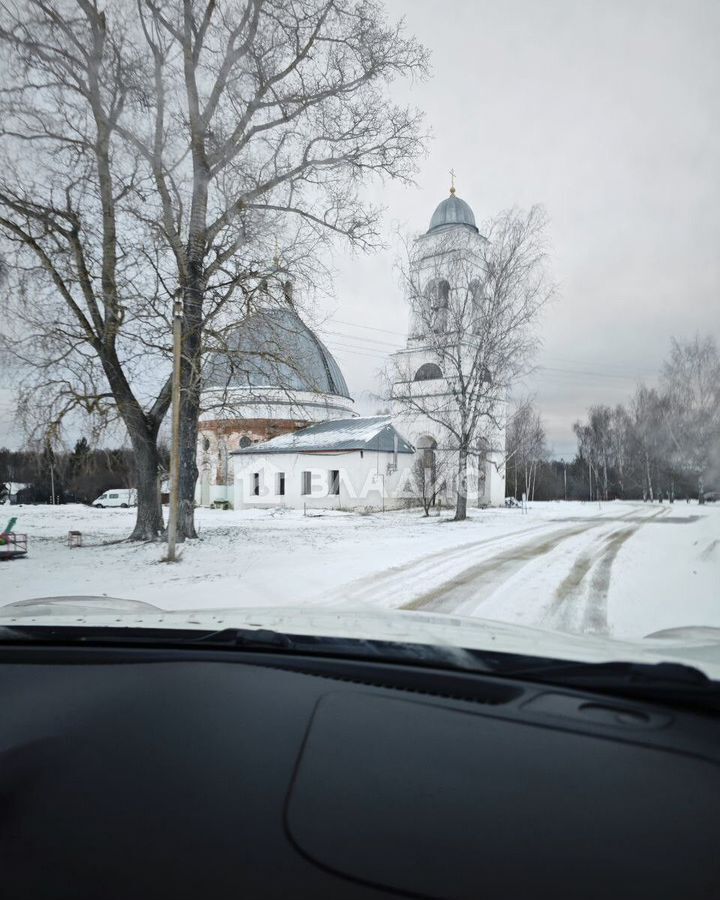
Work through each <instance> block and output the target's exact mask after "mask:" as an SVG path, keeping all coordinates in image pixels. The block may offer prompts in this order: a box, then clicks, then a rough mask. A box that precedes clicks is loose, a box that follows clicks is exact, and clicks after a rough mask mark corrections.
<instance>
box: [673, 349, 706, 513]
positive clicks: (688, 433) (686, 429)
mask: <svg viewBox="0 0 720 900" xmlns="http://www.w3.org/2000/svg"><path fill="white" fill-rule="evenodd" d="M662 385H663V388H664V389H665V392H666V394H667V399H668V406H667V413H668V415H667V428H668V434H669V436H670V440H671V444H672V451H671V452H672V457H673V459H674V460H675V462H676V464H677V466H678V468H679V469H681V470H683V471H687V472H692V473H693V474H694V476H695V477H696V478H697V490H698V499H699V500H700V502H702V501H703V492H704V485H705V479H706V478H707V477H708V476H709V475H710V474H711V473H712V475H714V476H715V477H717V476H718V475H720V354H719V353H718V348H717V344H716V343H715V341H714V340H713V339H712V338H711V337H706V338H704V339H701V338H700V337H698V336H696V337H695V338H693V339H692V340H690V341H687V342H685V343H681V342H679V341H677V340H675V339H673V341H672V349H671V352H670V359H669V360H668V361H667V362H666V363H665V365H664V367H663V372H662Z"/></svg>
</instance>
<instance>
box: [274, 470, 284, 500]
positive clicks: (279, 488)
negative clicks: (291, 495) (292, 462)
mask: <svg viewBox="0 0 720 900" xmlns="http://www.w3.org/2000/svg"><path fill="white" fill-rule="evenodd" d="M275 493H276V494H279V495H280V496H281V497H283V496H284V495H285V473H284V472H278V473H277V475H276V476H275Z"/></svg>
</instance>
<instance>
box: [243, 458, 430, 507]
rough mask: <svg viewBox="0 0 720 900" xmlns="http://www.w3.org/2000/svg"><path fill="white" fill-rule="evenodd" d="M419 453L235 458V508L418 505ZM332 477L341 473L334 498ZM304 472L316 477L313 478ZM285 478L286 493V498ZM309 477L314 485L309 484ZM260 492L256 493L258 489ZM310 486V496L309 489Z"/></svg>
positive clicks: (310, 482)
mask: <svg viewBox="0 0 720 900" xmlns="http://www.w3.org/2000/svg"><path fill="white" fill-rule="evenodd" d="M415 459H416V455H415V454H414V453H398V454H397V455H396V454H393V453H391V452H382V451H380V452H378V451H375V450H372V451H371V450H364V451H360V450H353V451H348V452H344V453H331V454H330V453H328V454H320V453H312V454H310V453H294V452H293V453H269V454H256V453H253V454H238V455H237V456H235V457H233V464H234V468H235V479H234V481H235V483H234V486H233V506H234V508H235V509H243V508H245V509H247V508H264V507H287V508H290V509H302V508H304V507H307V508H308V509H366V508H370V509H382V508H383V507H384V508H385V509H398V508H403V507H405V506H407V505H409V504H411V503H413V502H414V498H415V496H416V491H415V489H414V484H413V482H412V476H413V473H412V467H413V463H414V461H415ZM332 472H339V493H337V494H336V493H333V492H332V490H331V485H332V484H333V481H334V479H333V476H332V475H331V473H332ZM303 473H310V474H309V476H307V475H305V476H304V475H303ZM281 475H283V476H284V490H285V493H284V494H281V493H280V477H281ZM308 477H309V485H308V483H307V479H308ZM256 485H257V489H258V493H257V494H256V493H255V489H256ZM308 486H309V487H310V493H306V492H305V491H304V488H305V489H306V488H307V487H308Z"/></svg>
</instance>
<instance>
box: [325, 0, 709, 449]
mask: <svg viewBox="0 0 720 900" xmlns="http://www.w3.org/2000/svg"><path fill="white" fill-rule="evenodd" d="M388 8H389V10H390V13H391V15H394V16H396V17H398V16H401V15H404V16H405V17H406V20H407V25H408V29H409V30H410V31H412V32H414V33H415V34H416V35H417V36H418V38H419V39H420V40H421V41H423V43H425V44H426V45H427V46H428V47H429V48H430V49H431V50H432V55H433V75H432V78H431V79H430V80H429V81H427V82H426V83H422V84H419V85H415V87H414V88H413V89H412V90H411V92H410V95H411V98H412V101H413V102H414V103H415V104H416V105H417V106H418V107H420V108H421V109H424V110H425V112H426V114H427V121H428V125H429V126H430V128H431V129H432V131H433V134H434V139H433V140H432V142H431V143H430V146H429V152H428V156H427V159H425V160H424V161H423V162H422V164H421V167H420V172H419V174H418V179H417V180H418V186H417V188H416V189H408V188H405V187H401V186H396V185H388V186H386V187H385V188H384V189H383V190H382V191H378V197H379V198H381V199H382V201H383V202H384V203H385V205H386V206H387V207H388V228H389V229H391V228H392V226H393V225H396V224H400V225H401V226H402V227H405V228H407V229H410V230H414V231H420V230H425V229H427V226H428V223H429V220H430V216H431V215H432V212H433V209H434V208H435V206H436V205H437V203H439V202H440V201H441V200H442V199H443V198H444V197H446V196H447V192H448V188H449V186H450V185H449V175H448V170H449V169H450V168H451V167H453V168H454V169H455V171H456V173H457V190H458V196H460V197H462V198H463V199H464V200H466V201H467V202H468V203H469V204H470V206H471V207H472V208H473V210H474V212H475V216H476V218H477V219H478V220H482V219H485V218H487V217H488V216H490V215H493V214H494V213H496V212H497V211H499V210H501V209H504V208H506V207H509V206H514V205H517V206H521V207H528V206H529V205H531V204H533V203H541V204H543V205H544V206H545V207H546V209H547V211H548V214H549V218H550V225H551V233H550V238H551V241H552V247H553V249H552V271H553V275H554V278H555V280H556V281H557V282H558V284H559V288H560V293H559V297H558V300H557V301H556V302H555V304H554V306H553V307H552V309H550V310H549V312H548V313H547V314H546V316H545V319H544V322H543V325H542V338H543V344H544V348H543V351H542V353H541V354H540V356H539V358H538V360H537V362H538V364H539V365H540V366H543V367H544V368H542V369H540V370H539V371H538V372H537V373H536V374H534V375H533V377H532V378H531V379H529V383H528V385H527V389H528V391H530V392H531V393H534V394H536V396H537V400H538V404H539V407H540V409H541V412H542V414H543V417H544V419H545V422H546V426H547V430H548V434H549V436H550V440H551V442H552V444H553V447H554V450H555V451H556V453H557V454H558V455H563V454H564V455H571V454H572V452H573V450H574V447H575V442H574V440H573V436H572V423H573V421H574V420H575V419H577V418H578V417H580V416H582V415H583V413H584V411H585V410H586V408H587V406H588V405H589V404H591V403H596V402H608V403H615V402H618V401H621V400H623V399H625V398H626V397H627V396H628V395H629V394H630V393H631V392H632V390H633V387H634V384H635V382H636V381H637V380H638V379H639V378H644V379H645V380H646V381H648V382H652V380H653V378H654V377H655V375H656V373H657V371H658V368H659V366H660V364H661V362H662V360H663V358H664V357H665V356H666V354H667V351H668V348H669V342H670V337H671V336H672V335H676V336H678V337H690V336H692V335H693V334H694V333H695V332H696V331H699V332H701V333H712V334H713V335H715V336H716V338H718V339H720V290H719V288H720V252H719V248H720V173H719V169H720V3H718V2H717V0H711V2H698V0H695V2H688V0H678V2H661V0H648V2H641V0H601V2H582V0H556V2H551V0H542V2H537V0H514V2H507V0H502V2H500V0H492V2H489V0H444V2H440V0H412V2H409V0H392V2H390V3H389V4H388ZM395 252H396V251H395ZM393 257H394V252H393V251H392V250H390V251H388V252H387V253H383V254H380V255H378V256H375V257H372V258H354V259H345V260H342V259H340V260H338V265H339V267H340V277H339V278H338V282H337V298H336V301H335V312H334V317H333V318H334V323H335V324H333V325H329V326H328V330H332V331H334V332H340V334H329V333H327V337H326V340H327V343H328V344H329V346H331V348H332V349H333V352H334V353H335V355H336V357H337V359H338V361H339V362H340V364H341V366H342V368H343V371H344V372H345V375H346V377H347V381H348V383H349V385H350V388H351V391H352V392H353V393H354V394H356V395H359V394H360V393H361V392H362V391H365V390H372V389H373V384H374V373H375V371H376V370H377V369H378V368H379V366H380V365H382V359H381V358H380V357H379V356H377V355H376V354H380V353H382V352H384V351H385V350H387V349H390V348H389V347H388V346H387V345H388V344H393V343H394V342H397V341H400V342H402V338H403V335H404V334H405V329H406V322H407V310H406V307H405V303H404V301H403V298H402V295H401V292H400V290H399V288H398V285H397V277H396V275H395V274H394V272H393ZM346 323H355V324H353V325H348V324H346ZM359 325H362V326H367V327H358V326H359ZM374 329H384V330H383V331H380V330H374ZM325 333H326V332H324V336H325ZM343 347H345V348H347V347H352V348H353V350H347V349H342V348H343ZM359 348H362V350H361V349H359ZM361 405H363V406H364V404H362V400H361ZM373 408H374V407H373V405H372V404H370V406H369V407H368V411H372V410H373Z"/></svg>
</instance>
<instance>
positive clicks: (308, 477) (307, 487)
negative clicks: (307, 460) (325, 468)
mask: <svg viewBox="0 0 720 900" xmlns="http://www.w3.org/2000/svg"><path fill="white" fill-rule="evenodd" d="M302 493H303V494H304V495H305V496H308V495H309V494H311V493H312V472H303V473H302Z"/></svg>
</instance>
